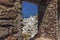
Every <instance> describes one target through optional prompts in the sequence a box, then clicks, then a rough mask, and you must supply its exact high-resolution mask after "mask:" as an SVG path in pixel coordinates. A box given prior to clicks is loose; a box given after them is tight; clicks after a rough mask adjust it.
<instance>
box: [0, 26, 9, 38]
mask: <svg viewBox="0 0 60 40" xmlns="http://www.w3.org/2000/svg"><path fill="white" fill-rule="evenodd" d="M8 34H9V31H8V28H3V27H0V38H1V37H4V36H7V35H8Z"/></svg>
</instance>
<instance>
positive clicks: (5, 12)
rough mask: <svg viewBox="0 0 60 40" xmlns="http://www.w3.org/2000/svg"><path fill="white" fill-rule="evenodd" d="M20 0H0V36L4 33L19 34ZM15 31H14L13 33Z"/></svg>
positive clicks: (20, 19)
mask: <svg viewBox="0 0 60 40" xmlns="http://www.w3.org/2000/svg"><path fill="white" fill-rule="evenodd" d="M20 2H21V0H5V1H4V0H0V38H1V37H2V38H3V37H6V35H9V36H11V35H13V34H16V35H17V37H18V36H19V33H21V31H19V27H20V25H21V21H22V14H21V7H22V5H21V3H20ZM15 32H16V33H15Z"/></svg>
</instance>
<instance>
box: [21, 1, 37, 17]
mask: <svg viewBox="0 0 60 40" xmlns="http://www.w3.org/2000/svg"><path fill="white" fill-rule="evenodd" d="M22 13H23V17H24V18H27V17H29V16H30V15H32V16H34V15H36V14H37V13H38V6H37V5H36V4H33V3H30V2H26V1H23V2H22Z"/></svg>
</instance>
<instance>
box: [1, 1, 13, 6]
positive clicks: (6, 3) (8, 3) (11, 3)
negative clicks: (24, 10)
mask: <svg viewBox="0 0 60 40" xmlns="http://www.w3.org/2000/svg"><path fill="white" fill-rule="evenodd" d="M0 4H3V5H14V0H5V1H4V0H0Z"/></svg>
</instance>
